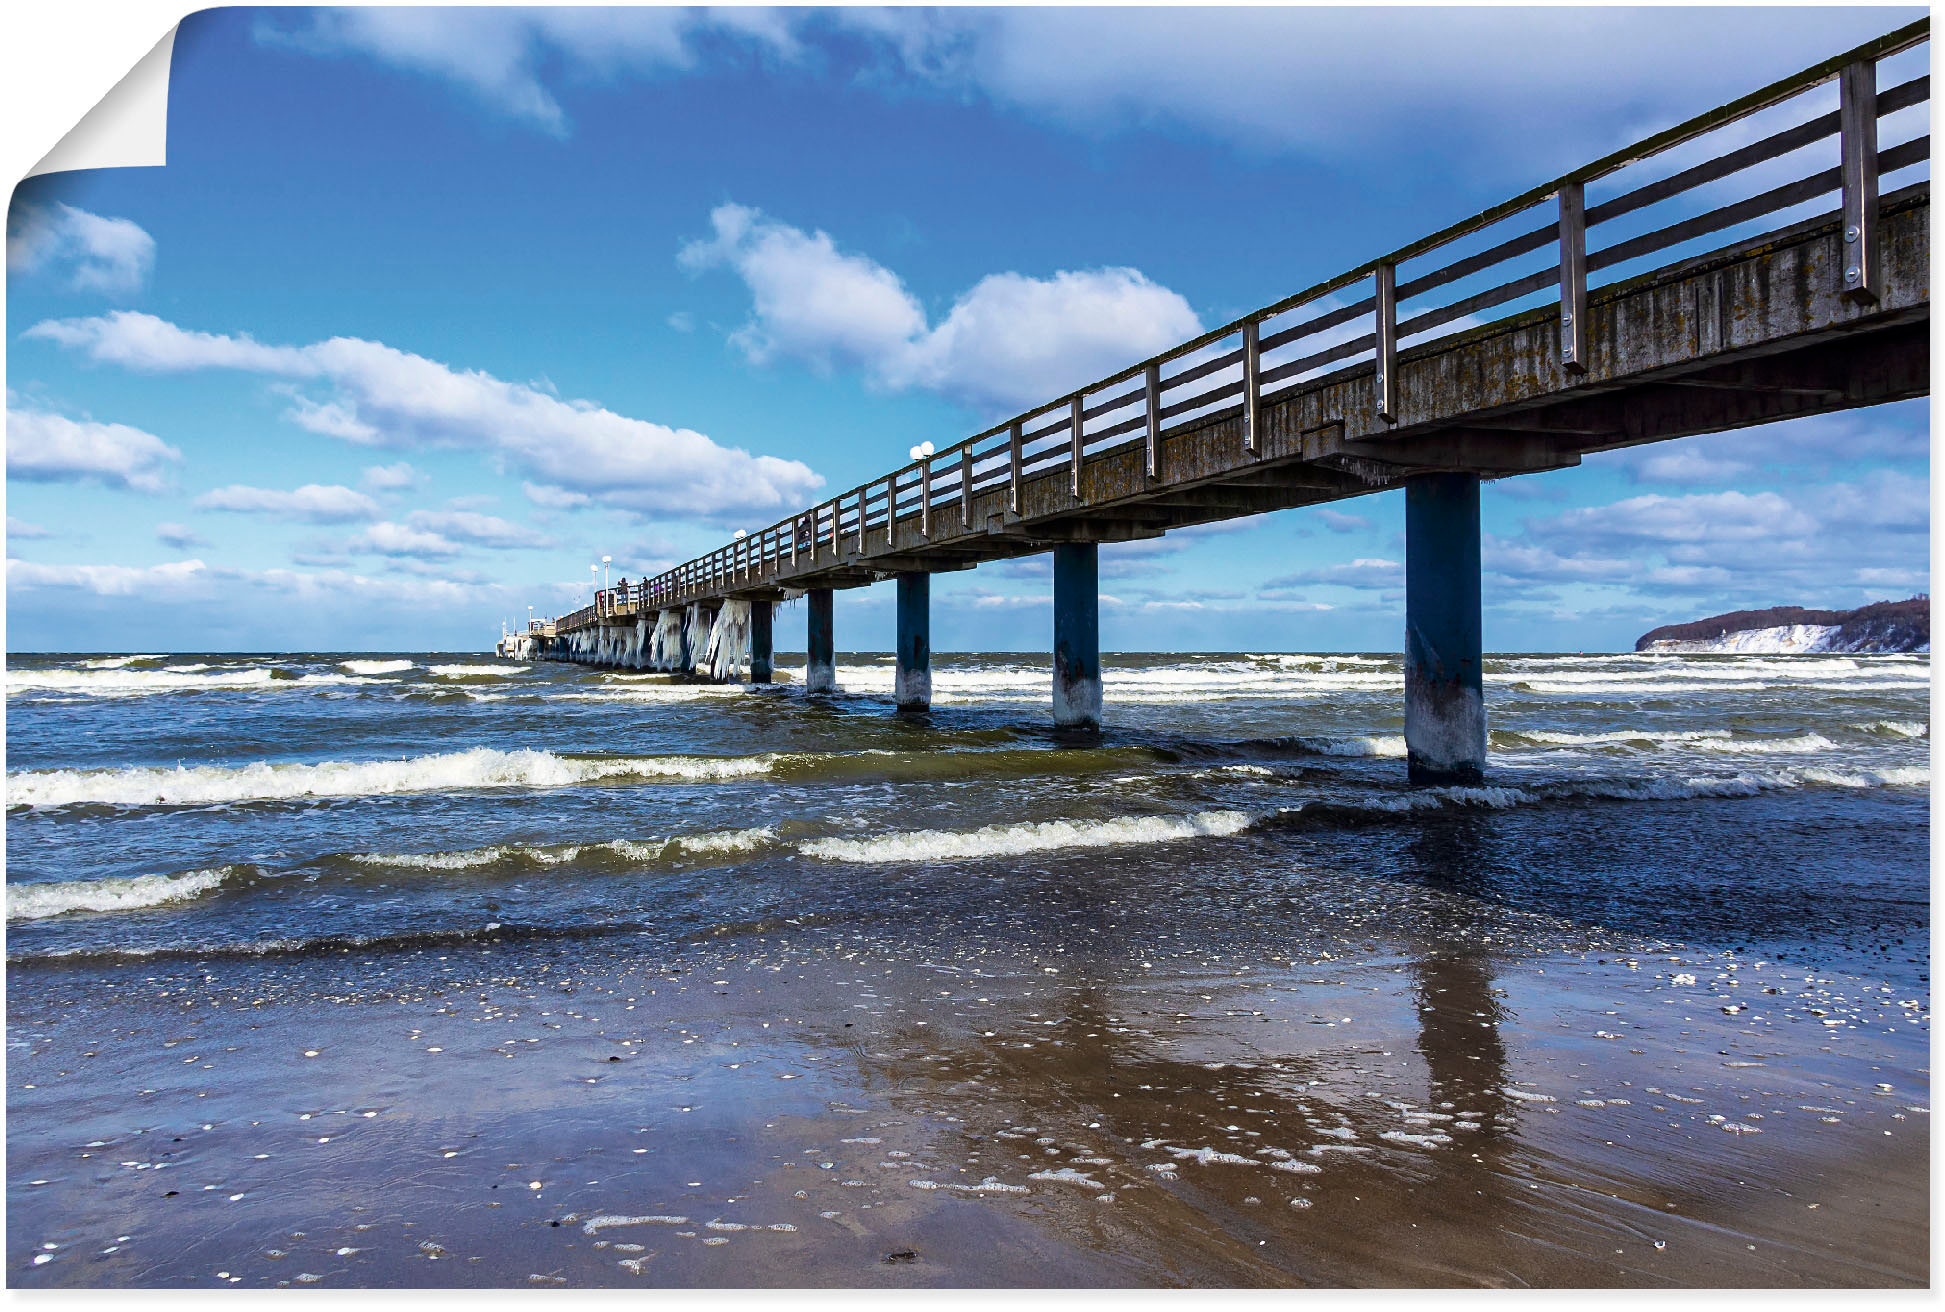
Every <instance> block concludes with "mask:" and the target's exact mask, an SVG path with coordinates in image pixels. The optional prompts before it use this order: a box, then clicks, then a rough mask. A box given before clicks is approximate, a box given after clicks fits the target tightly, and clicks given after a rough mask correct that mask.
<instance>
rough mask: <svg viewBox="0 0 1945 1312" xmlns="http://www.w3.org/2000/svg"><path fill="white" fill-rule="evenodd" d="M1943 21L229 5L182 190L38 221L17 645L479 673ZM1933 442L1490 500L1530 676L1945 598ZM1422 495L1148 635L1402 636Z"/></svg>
mask: <svg viewBox="0 0 1945 1312" xmlns="http://www.w3.org/2000/svg"><path fill="white" fill-rule="evenodd" d="M1922 12H1923V11H1921V10H1910V9H1861V8H1850V9H1811V8H1787V9H1774V10H1750V9H1738V10H1733V11H1727V10H1702V9H1661V10H1600V9H1575V10H1536V9H1503V10H1456V9H1454V10H1368V11H1353V10H1329V9H1309V10H1305V9H1296V10H1187V9H1183V10H1166V9H1163V10H1139V11H1134V10H1028V9H1022V10H1003V11H983V10H951V11H914V10H894V11H870V10H850V11H841V12H840V11H817V10H793V11H771V10H758V9H747V10H711V11H688V10H630V11H614V10H606V11H603V10H593V11H589V10H492V11H489V10H442V11H429V10H364V11H352V10H302V9H293V10H245V9H227V10H215V11H206V12H204V13H200V14H197V15H194V16H192V17H191V18H189V19H187V20H185V22H184V23H183V26H182V29H181V31H180V33H179V36H178V39H177V42H176V47H175V56H174V66H173V70H172V76H171V87H170V110H169V113H170V121H169V163H168V165H167V166H166V167H163V168H154V169H115V170H97V171H91V172H85V173H65V174H56V175H51V176H48V177H43V178H38V179H34V180H31V181H30V182H28V183H25V184H22V186H21V187H20V188H18V189H17V190H16V192H15V194H14V197H13V204H12V207H11V209H10V212H9V217H8V275H7V333H8V337H7V343H6V350H7V378H8V384H7V386H8V394H7V407H8V421H7V436H8V474H9V478H8V481H7V487H8V494H9V495H8V504H7V514H8V557H9V564H8V603H7V619H8V638H7V642H8V647H9V649H10V650H14V651H33V650H279V649H289V650H299V649H333V650H335V649H372V650H419V649H440V650H454V649H476V648H481V647H484V646H487V645H489V644H490V643H491V641H492V639H493V638H494V637H495V636H496V635H497V633H498V631H499V625H500V623H501V621H502V620H507V621H510V622H518V621H523V620H524V618H525V616H526V613H527V607H528V606H533V607H535V608H536V611H537V612H538V613H541V614H547V613H552V612H555V611H561V610H566V609H571V608H572V607H573V606H575V605H577V604H581V603H582V602H583V601H585V598H586V595H587V581H588V569H587V566H588V562H589V561H591V560H598V559H599V558H600V556H602V555H604V554H605V555H611V556H613V557H614V559H615V565H614V571H615V572H616V573H618V574H621V573H625V574H627V575H629V576H631V577H633V576H638V575H640V574H641V573H643V572H646V571H654V570H657V569H660V568H664V567H666V566H668V565H670V564H673V563H675V562H677V561H679V560H682V559H686V558H688V557H690V556H692V555H695V554H698V553H700V552H702V551H704V550H707V549H709V548H711V547H713V546H716V545H718V544H719V543H720V542H721V541H723V540H724V539H725V537H726V536H727V534H728V533H729V532H730V531H731V530H733V529H735V528H749V529H756V528H759V527H762V526H764V525H767V524H769V523H772V522H774V521H775V520H777V519H779V518H781V517H783V516H784V515H786V514H787V513H788V512H789V511H791V510H793V509H796V508H798V507H799V506H801V505H805V504H808V503H809V502H810V501H811V500H813V499H816V498H818V497H820V496H824V495H829V494H831V493H833V492H837V491H842V490H844V489H846V488H849V487H851V486H853V485H855V484H857V483H858V482H861V481H863V480H864V479H866V478H868V477H872V476H875V475H878V474H881V473H883V472H885V471H886V470H887V469H890V468H892V467H893V466H895V465H897V464H899V463H902V461H903V460H904V458H905V452H906V451H907V449H908V448H909V447H911V446H912V445H914V444H916V443H918V442H921V441H926V440H930V441H933V442H934V443H936V444H937V445H939V446H941V447H943V446H945V445H947V444H949V443H950V442H952V441H953V440H955V439H957V438H959V437H962V436H964V435H966V434H967V433H969V432H972V431H976V430H977V429H979V428H981V427H983V426H984V425H985V424H987V423H988V422H990V421H991V420H993V419H994V418H996V417H1003V416H1004V415H1005V414H1007V413H1011V412H1012V411H1013V410H1015V409H1018V408H1023V407H1024V406H1026V405H1028V404H1033V403H1036V402H1038V401H1041V400H1044V399H1047V398H1049V397H1051V396H1053V395H1057V394H1058V392H1059V390H1060V389H1062V388H1064V387H1071V386H1073V385H1076V384H1078V383H1080V382H1084V381H1087V380H1089V379H1091V378H1094V377H1098V376H1100V375H1103V374H1106V373H1108V372H1111V371H1112V370H1114V369H1116V368H1118V367H1120V366H1121V365H1123V364H1126V363H1129V362H1132V361H1134V360H1137V359H1140V358H1142V357H1144V356H1146V355H1148V354H1151V353H1152V352H1154V351H1155V350H1157V349H1160V348H1162V347H1164V346H1167V345H1169V344H1172V343H1173V342H1175V341H1178V340H1181V339H1182V338H1184V337H1187V336H1190V335H1193V334H1194V333H1195V332H1197V331H1198V330H1199V329H1200V328H1201V327H1205V326H1211V325H1214V324H1217V323H1221V322H1224V321H1227V320H1229V319H1231V318H1232V317H1234V316H1236V315H1238V314H1240V313H1243V312H1245V311H1247V310H1250V309H1252V308H1255V307H1256V306H1259V305H1262V304H1265V303H1268V302H1270V301H1272V300H1275V299H1277V298H1278V297H1280V296H1282V295H1285V294H1287V293H1288V292H1290V291H1292V290H1295V289H1297V288H1300V287H1303V286H1306V285H1308V284H1310V283H1312V282H1315V281H1318V280H1320V279H1322V278H1324V277H1327V276H1329V275H1331V274H1334V273H1336V272H1338V271H1340V270H1342V269H1345V268H1348V267H1352V266H1354V265H1356V264H1359V263H1361V262H1363V261H1364V260H1366V259H1369V258H1371V257H1372V256H1374V255H1377V254H1380V253H1382V252H1383V251H1385V250H1387V249H1390V248H1392V247H1395V246H1398V245H1402V244H1403V243H1404V242H1406V241H1408V240H1410V239H1412V238H1414V237H1417V236H1419V235H1421V234H1423V233H1424V232H1427V231H1430V230H1432V229H1435V228H1437V227H1442V226H1444V225H1445V224H1446V223H1448V222H1451V221H1453V220H1455V219H1458V218H1462V217H1464V216H1466V215H1468V214H1471V213H1473V212H1475V211H1477V210H1479V209H1482V208H1484V207H1485V206H1486V205H1488V204H1491V203H1493V202H1495V201H1497V200H1500V199H1502V198H1504V197H1505V196H1507V195H1510V194H1513V193H1515V192H1518V191H1522V190H1524V189H1526V188H1527V187H1529V186H1532V185H1535V184H1537V183H1539V182H1543V181H1545V180H1546V179H1547V178H1549V177H1552V176H1554V175H1555V174H1557V173H1558V172H1560V171H1561V170H1563V169H1565V168H1567V167H1571V166H1572V165H1574V164H1576V163H1579V162H1582V161H1584V160H1586V159H1588V158H1592V157H1594V156H1596V155H1599V154H1601V153H1604V152H1606V151H1608V150H1611V149H1614V148H1616V147H1618V146H1621V145H1623V144H1625V143H1627V142H1628V141H1630V140H1633V139H1635V138H1638V137H1639V136H1642V135H1644V134H1646V133H1647V132H1650V131H1653V130H1655V129H1657V128H1659V127H1663V126H1666V125H1668V124H1670V123H1673V122H1676V121H1679V120H1680V119H1681V118H1684V117H1686V116H1688V115H1690V114H1693V113H1695V112H1697V111H1700V110H1702V109H1706V108H1708V107H1710V106H1712V105H1714V104H1716V103H1719V102H1721V101H1724V100H1727V99H1729V98H1731V97H1733V96H1735V95H1738V94H1740V93H1742V92H1744V91H1747V90H1750V89H1753V88H1754V87H1755V86H1758V85H1760V84H1761V83H1763V82H1765V81H1767V80H1770V79H1772V78H1774V77H1778V76H1781V75H1783V74H1786V73H1789V72H1792V71H1795V70H1796V69H1797V68H1799V67H1802V66H1804V65H1807V64H1810V63H1812V62H1815V61H1816V60H1818V59H1821V58H1823V57H1825V56H1826V55H1828V54H1830V53H1833V52H1835V51H1837V50H1839V49H1842V48H1845V47H1847V46H1850V45H1853V44H1856V43H1857V42H1860V41H1862V40H1865V39H1868V38H1869V37H1871V36H1874V35H1877V34H1879V33H1881V32H1884V31H1888V30H1890V29H1892V28H1894V27H1897V26H1899V25H1901V24H1903V23H1905V22H1908V21H1910V20H1911V19H1912V18H1914V17H1916V16H1918V15H1919V14H1920V13H1922ZM1731 42H1733V48H1735V49H1736V51H1737V58H1736V59H1735V60H1725V59H1722V58H1720V57H1719V52H1720V51H1721V50H1722V49H1725V48H1730V43H1731ZM1915 58H1916V59H1917V61H1918V64H1920V65H1921V64H1922V62H1923V58H1924V52H1923V51H1920V52H1915ZM1914 67H1916V65H1914ZM1928 433H1929V424H1928V410H1927V407H1926V405H1925V404H1924V403H1922V402H1912V403H1905V404H1901V405H1896V406H1887V407H1879V408H1877V409H1873V410H1867V411H1858V412H1852V413H1849V414H1844V415H1837V416H1830V417H1826V418H1820V419H1814V420H1805V421H1799V422H1797V423H1793V424H1786V425H1774V426H1771V427H1768V428H1763V429H1756V430H1749V431H1746V432H1742V433H1736V434H1724V435H1716V436H1710V437H1702V438H1694V439H1688V440H1686V441H1683V442H1677V443H1666V444H1661V445H1658V446H1652V447H1648V448H1641V449H1637V450H1634V451H1630V452H1624V453H1612V454H1609V455H1606V456H1598V457H1590V458H1589V459H1588V460H1587V461H1586V463H1585V464H1584V465H1583V466H1582V467H1580V468H1578V469H1574V470H1567V471H1561V472H1557V473H1553V474H1546V475H1539V476H1530V477H1526V478H1520V479H1510V480H1505V481H1502V482H1498V483H1492V484H1488V485H1487V488H1486V491H1485V495H1484V498H1483V505H1484V509H1483V514H1484V521H1485V532H1486V535H1487V541H1486V553H1485V554H1486V580H1485V604H1486V611H1487V614H1486V641H1487V645H1488V646H1489V647H1490V648H1493V649H1497V650H1601V649H1617V648H1625V647H1628V646H1630V645H1631V644H1632V642H1633V640H1634V638H1635V637H1636V636H1637V635H1638V634H1639V633H1641V632H1642V631H1643V630H1645V629H1647V628H1650V627H1653V626H1654V625H1657V624H1660V623H1664V622H1669V621H1674V620H1683V619H1691V618H1695V617H1697V616H1700V615H1704V614H1708V613H1711V612H1714V611H1720V610H1728V609H1734V608H1740V607H1747V606H1764V605H1774V604H1788V603H1800V604H1805V605H1817V606H1841V605H1853V604H1860V603H1863V602H1866V601H1871V600H1875V599H1879V598H1883V597H1892V596H1906V595H1910V594H1911V593H1913V592H1917V591H1923V590H1926V589H1928V587H1929V574H1928V567H1927V558H1928V554H1929V552H1928V536H1929V508H1928V495H1927V490H1926V489H1927V482H1928V478H1929V457H1928V445H1929V443H1928ZM1402 513H1403V507H1402V493H1399V492H1388V493H1383V494H1379V495H1375V496H1370V497H1364V498H1361V499H1358V500H1355V501H1350V502H1342V503H1338V504H1337V505H1335V506H1333V507H1330V508H1327V509H1325V508H1316V509H1308V510H1297V511H1286V512H1282V513H1279V514H1274V515H1268V516H1262V517H1259V518H1257V519H1253V520H1249V521H1242V522H1238V523H1236V524H1232V525H1226V526H1222V527H1221V528H1218V529H1214V530H1209V531H1200V532H1191V533H1179V534H1170V535H1169V536H1168V537H1167V538H1165V539H1162V540H1159V541H1156V542H1148V543H1138V544H1127V545H1123V546H1110V547H1106V548H1104V549H1103V557H1102V573H1103V583H1102V588H1103V592H1104V593H1105V594H1107V595H1106V597H1105V598H1104V601H1103V612H1102V636H1103V643H1104V645H1106V646H1108V647H1110V648H1113V649H1121V650H1153V649H1202V650H1235V649H1243V650H1343V649H1355V650H1395V649H1396V648H1397V647H1398V645H1399V633H1400V631H1401V629H1402V622H1403V619H1402V617H1403V597H1402V582H1401V579H1402V570H1401V565H1400V562H1402V560H1403V552H1404V544H1403V540H1402ZM1047 592H1048V582H1047V574H1046V567H1045V562H1044V561H1026V562H1015V563H1012V564H1007V565H1000V566H988V567H982V568H981V569H979V570H977V571H972V572H968V573H961V574H952V575H943V576H941V577H940V578H939V580H938V581H937V582H936V583H935V586H934V594H933V595H934V601H933V633H934V639H935V645H936V646H937V647H938V648H940V649H941V650H953V649H962V650H963V649H1012V650H1045V649H1046V648H1047V646H1048V638H1049V632H1048V630H1049V626H1050V607H1049V605H1048V600H1047ZM890 594H891V586H890V585H889V584H883V585H879V586H877V587H874V588H870V589H864V590H860V591H856V592H851V593H844V594H840V599H839V610H838V626H839V638H838V641H839V646H840V647H841V648H845V649H887V648H889V646H890V640H891V596H890ZM800 629H801V621H800V620H799V619H796V618H789V619H786V620H785V621H784V622H783V623H782V625H781V626H780V629H779V645H780V646H781V647H789V646H792V645H793V644H795V645H799V646H800V644H801V634H800Z"/></svg>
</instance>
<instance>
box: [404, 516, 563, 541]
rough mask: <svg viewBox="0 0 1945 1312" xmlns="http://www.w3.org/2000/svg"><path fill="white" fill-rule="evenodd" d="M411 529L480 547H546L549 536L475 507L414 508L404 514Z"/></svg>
mask: <svg viewBox="0 0 1945 1312" xmlns="http://www.w3.org/2000/svg"><path fill="white" fill-rule="evenodd" d="M406 519H407V521H408V522H409V523H410V524H411V526H412V527H413V528H416V529H422V530H424V531H425V532H428V533H433V534H438V535H441V536H442V537H444V538H448V539H451V540H453V541H457V542H470V543H472V544H473V545H475V546H480V547H546V546H552V545H553V542H552V540H551V539H549V538H547V537H544V536H542V535H541V534H538V533H535V532H534V531H533V530H532V529H528V528H522V527H521V526H520V525H518V524H515V523H513V522H512V521H511V520H505V519H501V518H500V517H499V516H497V515H482V514H480V513H479V512H478V511H476V510H415V511H413V512H412V513H411V514H410V515H407V516H406Z"/></svg>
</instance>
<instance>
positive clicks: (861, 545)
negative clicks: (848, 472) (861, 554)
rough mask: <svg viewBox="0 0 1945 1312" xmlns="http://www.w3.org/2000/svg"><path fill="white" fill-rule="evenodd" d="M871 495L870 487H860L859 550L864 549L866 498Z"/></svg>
mask: <svg viewBox="0 0 1945 1312" xmlns="http://www.w3.org/2000/svg"><path fill="white" fill-rule="evenodd" d="M869 495H870V489H869V488H863V487H861V488H859V489H858V550H859V551H863V550H864V521H865V513H864V508H865V498H866V497H867V496H869Z"/></svg>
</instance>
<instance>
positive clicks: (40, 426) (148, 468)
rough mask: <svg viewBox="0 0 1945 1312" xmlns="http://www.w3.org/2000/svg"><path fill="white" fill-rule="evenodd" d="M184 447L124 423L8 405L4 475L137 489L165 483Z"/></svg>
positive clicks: (159, 488)
mask: <svg viewBox="0 0 1945 1312" xmlns="http://www.w3.org/2000/svg"><path fill="white" fill-rule="evenodd" d="M181 462H182V452H180V451H178V450H177V449H176V448H175V447H172V446H170V445H169V444H168V443H167V442H164V441H163V440H162V439H161V438H159V437H157V436H155V434H153V433H145V432H143V431H142V430H141V429H139V428H131V427H129V426H128V425H127V424H101V423H96V422H95V421H94V420H91V419H69V418H67V417H66V416H65V415H57V414H53V413H51V412H49V411H46V410H16V409H13V408H11V407H10V408H9V409H8V410H7V475H8V477H10V478H18V479H22V480H24V481H26V482H30V483H74V482H84V481H85V482H93V483H101V484H103V485H105V486H108V487H123V488H128V489H130V490H132V491H136V492H150V493H158V492H163V491H166V490H167V489H168V487H169V466H171V465H175V464H180V463H181Z"/></svg>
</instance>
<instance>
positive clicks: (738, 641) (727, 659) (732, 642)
mask: <svg viewBox="0 0 1945 1312" xmlns="http://www.w3.org/2000/svg"><path fill="white" fill-rule="evenodd" d="M749 654H750V603H749V602H747V601H738V600H735V599H731V600H729V601H725V602H724V603H723V608H722V609H721V610H720V611H718V612H717V613H716V625H715V627H714V628H713V629H712V630H710V633H709V654H708V656H707V657H706V658H705V659H706V661H707V663H708V665H709V672H710V674H712V675H713V676H715V677H716V678H717V679H718V680H721V681H722V682H725V683H727V682H729V681H730V680H732V679H738V678H741V677H742V672H743V662H744V661H745V660H746V659H748V657H749Z"/></svg>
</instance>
